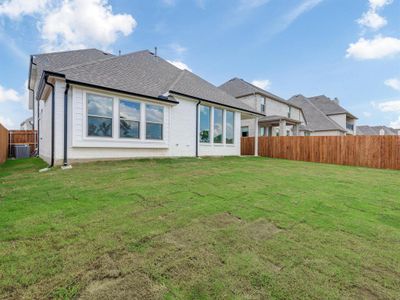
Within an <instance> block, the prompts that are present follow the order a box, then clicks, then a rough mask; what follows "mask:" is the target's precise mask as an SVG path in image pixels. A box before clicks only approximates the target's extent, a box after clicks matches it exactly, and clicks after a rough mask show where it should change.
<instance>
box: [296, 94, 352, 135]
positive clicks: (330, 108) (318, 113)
mask: <svg viewBox="0 0 400 300" xmlns="http://www.w3.org/2000/svg"><path fill="white" fill-rule="evenodd" d="M288 102H289V103H292V104H296V105H298V106H299V107H301V108H302V110H303V113H304V117H305V119H306V121H307V124H306V125H305V126H301V127H300V132H301V133H302V135H309V136H342V135H355V134H356V126H355V125H356V121H357V118H356V117H355V116H354V115H352V114H351V113H350V112H348V111H347V110H346V109H344V108H343V107H342V106H340V105H339V101H338V100H337V99H333V100H332V99H329V98H328V97H326V96H316V97H310V98H307V97H304V96H303V95H296V96H293V97H292V98H290V99H289V100H288Z"/></svg>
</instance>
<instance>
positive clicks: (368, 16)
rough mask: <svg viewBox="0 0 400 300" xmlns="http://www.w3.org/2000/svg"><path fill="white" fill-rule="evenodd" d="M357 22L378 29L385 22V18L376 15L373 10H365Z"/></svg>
mask: <svg viewBox="0 0 400 300" xmlns="http://www.w3.org/2000/svg"><path fill="white" fill-rule="evenodd" d="M357 22H358V24H360V25H362V26H365V27H369V28H371V29H373V30H378V29H380V28H382V27H384V26H386V24H387V21H386V19H385V18H383V17H381V16H380V15H378V14H377V12H376V11H375V10H369V11H367V12H366V13H364V14H363V15H362V17H361V19H358V20H357Z"/></svg>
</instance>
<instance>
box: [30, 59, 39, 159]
mask: <svg viewBox="0 0 400 300" xmlns="http://www.w3.org/2000/svg"><path fill="white" fill-rule="evenodd" d="M32 65H36V64H35V63H34V62H33V56H32V55H31V63H30V65H29V75H28V76H29V80H28V90H29V91H31V92H32V120H33V122H32V123H33V124H32V128H33V130H35V90H34V89H31V74H32ZM37 115H38V116H39V105H38V113H37ZM37 121H38V129H39V118H38V120H37ZM38 138H39V130H38V133H37V135H36V134H35V140H34V142H35V144H36V149H37V153H38V154H39V141H37V139H38Z"/></svg>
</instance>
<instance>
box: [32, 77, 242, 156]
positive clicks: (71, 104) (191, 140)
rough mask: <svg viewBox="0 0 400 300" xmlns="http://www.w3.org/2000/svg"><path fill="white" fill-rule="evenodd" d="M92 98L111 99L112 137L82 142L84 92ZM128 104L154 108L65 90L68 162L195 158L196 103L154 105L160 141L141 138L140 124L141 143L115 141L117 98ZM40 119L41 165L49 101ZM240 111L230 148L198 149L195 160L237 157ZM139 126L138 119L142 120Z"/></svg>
mask: <svg viewBox="0 0 400 300" xmlns="http://www.w3.org/2000/svg"><path fill="white" fill-rule="evenodd" d="M55 87H56V89H55V101H56V106H55V108H56V110H55V120H56V121H55V136H56V138H55V163H56V164H61V163H62V161H63V153H64V152H63V151H64V150H63V149H64V91H65V82H63V81H57V82H56V83H55ZM87 92H90V93H97V94H100V95H107V96H111V97H114V115H113V117H114V118H113V137H112V138H96V137H87V134H86V132H87V129H86V126H87V117H86V93H87ZM120 98H121V99H128V100H133V101H138V102H140V103H142V114H143V116H144V112H145V109H144V105H145V104H146V103H154V100H151V99H145V98H140V99H139V98H131V97H126V96H123V95H117V94H110V93H105V92H104V91H99V90H90V89H87V88H82V87H79V86H71V87H70V90H69V101H68V133H69V134H68V147H67V152H68V160H69V162H76V161H88V160H109V159H127V158H140V157H177V156H195V154H196V104H197V101H195V100H191V99H187V98H179V99H177V100H178V101H179V104H177V105H171V104H169V103H162V102H158V101H155V102H156V103H157V105H162V106H163V107H164V124H163V127H164V134H163V137H164V140H163V141H149V140H146V139H145V135H144V133H145V123H141V126H140V127H141V139H140V140H130V139H120V138H119V118H118V104H119V102H118V99H120ZM43 106H44V107H43V114H42V115H43V117H42V120H41V123H40V126H41V128H40V136H41V143H40V147H41V149H40V156H41V157H42V158H43V159H45V160H46V161H47V162H49V160H50V155H51V97H50V96H49V97H48V99H47V101H45V102H44V105H43ZM240 119H241V114H240V112H235V143H234V144H233V145H225V138H224V143H223V144H221V145H214V144H213V143H211V144H210V145H199V155H200V156H213V155H216V156H221V155H240ZM142 121H144V117H142Z"/></svg>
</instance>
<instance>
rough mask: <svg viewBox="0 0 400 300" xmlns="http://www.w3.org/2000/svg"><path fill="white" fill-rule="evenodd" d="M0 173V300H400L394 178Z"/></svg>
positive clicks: (186, 163) (321, 172)
mask: <svg viewBox="0 0 400 300" xmlns="http://www.w3.org/2000/svg"><path fill="white" fill-rule="evenodd" d="M43 167H45V164H44V163H43V162H42V161H41V160H39V159H28V160H21V161H8V162H7V163H5V164H4V165H2V166H0V298H59V299H72V298H82V299H92V298H99V297H102V298H109V299H117V298H128V299H134V298H140V299H144V298H152V299H154V298H155V299H157V298H159V299H162V298H164V299H176V298H178V299H190V298H191V299H209V298H222V299H226V298H229V299H232V298H237V299H241V298H246V299H259V298H275V299H288V298H297V299H298V298H313V299H334V298H341V299H343V298H363V299H364V298H385V299H398V298H400V292H399V291H400V173H399V172H397V171H389V170H375V169H366V168H355V167H346V166H335V165H322V164H313V163H303V162H295V161H285V160H274V159H265V158H256V157H248V158H206V159H202V160H198V159H186V158H182V159H162V160H134V161H120V162H99V163H90V164H77V165H75V166H74V168H73V169H72V170H66V171H62V170H60V169H54V170H52V171H50V172H46V173H38V170H39V169H41V168H43Z"/></svg>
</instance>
